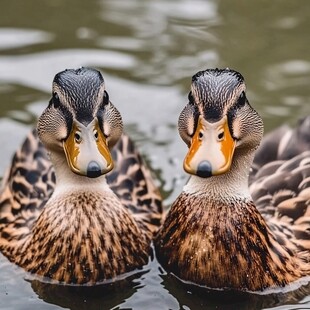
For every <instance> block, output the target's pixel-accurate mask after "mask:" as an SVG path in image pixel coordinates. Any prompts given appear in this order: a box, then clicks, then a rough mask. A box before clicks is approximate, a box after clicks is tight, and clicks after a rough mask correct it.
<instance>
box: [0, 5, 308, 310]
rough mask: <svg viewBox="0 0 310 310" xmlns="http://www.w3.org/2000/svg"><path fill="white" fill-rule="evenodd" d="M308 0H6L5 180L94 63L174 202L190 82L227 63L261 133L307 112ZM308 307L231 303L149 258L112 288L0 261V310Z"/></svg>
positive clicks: (1, 32) (1, 84) (294, 299)
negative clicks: (62, 83)
mask: <svg viewBox="0 0 310 310" xmlns="http://www.w3.org/2000/svg"><path fill="white" fill-rule="evenodd" d="M309 29H310V5H309V2H308V1H307V0H299V1H295V0H287V1H285V2H284V1H280V0H274V1H267V0H260V1H258V0H257V1H254V0H253V1H242V0H217V1H216V0H213V1H211V0H208V1H207V0H194V1H190V0H179V1H177V0H171V1H156V0H153V1H152V0H135V1H134V0H132V1H128V0H122V1H118V0H111V1H103V0H101V1H100V0H99V1H93V0H89V1H82V0H75V1H73V0H67V1H61V0H53V1H47V0H41V1H34V0H28V1H18V0H2V2H1V10H0V144H1V152H0V176H3V174H4V171H5V168H6V167H7V166H8V164H9V161H10V157H11V155H12V153H13V152H14V150H15V149H16V148H17V147H18V145H19V144H20V143H21V141H22V140H23V138H24V136H25V134H26V133H27V132H28V130H29V129H30V128H31V127H32V126H33V125H34V124H35V120H36V117H37V115H38V114H40V113H41V111H42V110H43V108H44V107H45V106H46V105H47V102H48V100H49V97H50V90H51V81H52V79H53V77H54V75H55V74H56V73H57V72H59V71H61V70H63V69H65V68H76V67H79V66H93V67H96V68H98V69H100V70H101V71H102V73H103V75H104V77H105V80H106V85H107V90H108V92H109V95H110V98H111V100H112V102H113V103H114V104H115V105H116V106H117V107H118V109H119V110H120V112H121V113H122V115H123V119H124V123H125V125H126V126H125V128H126V131H127V132H128V133H129V134H130V136H131V137H132V138H133V139H134V140H135V141H136V143H137V145H138V147H139V149H140V150H141V152H142V154H143V155H144V158H145V159H146V160H147V161H148V162H149V164H150V165H151V167H152V169H153V170H154V171H155V173H156V176H157V178H158V185H159V186H160V187H161V190H162V193H163V195H164V198H165V204H166V205H167V206H169V204H171V203H172V202H173V200H174V199H175V198H176V196H177V195H178V194H179V193H180V191H181V189H182V186H183V185H184V183H185V182H186V179H187V176H186V175H185V173H184V172H183V170H182V161H183V158H184V155H185V153H186V146H185V145H184V144H183V143H182V142H181V139H180V138H179V136H178V133H177V127H176V124H177V119H178V115H179V113H180V111H181V110H182V108H183V106H184V105H185V104H186V102H187V93H188V91H189V86H190V78H191V76H192V75H193V74H194V73H196V72H197V71H199V70H202V69H205V68H207V67H231V68H234V69H236V70H238V71H240V72H241V73H242V74H243V75H244V77H245V79H246V82H247V87H248V91H247V93H248V98H249V100H250V102H251V104H252V105H253V106H254V107H255V108H256V109H257V111H258V112H259V113H260V114H261V115H262V116H263V119H264V121H265V128H266V130H267V131H269V130H271V129H272V128H274V127H276V126H278V125H280V124H283V123H288V124H290V125H293V124H294V123H295V122H296V121H297V120H298V119H299V118H300V117H301V116H303V115H305V114H309V113H310V108H309V102H310V87H309V84H310V42H309V41H310V30H309ZM62 308H66V309H88V310H90V309H128V308H134V309H262V308H264V309H310V288H309V287H304V288H302V289H301V290H299V291H297V292H295V293H294V294H280V295H279V294H278V295H270V296H247V297H244V298H242V299H241V301H240V300H234V299H232V298H231V297H229V296H225V297H223V296H221V297H220V298H216V297H215V296H213V294H211V293H206V292H201V291H199V290H195V289H193V288H192V287H184V286H183V285H182V284H181V283H180V282H179V281H177V280H176V279H174V278H173V277H171V276H169V275H166V274H165V272H164V271H163V270H162V269H161V268H160V266H159V265H158V263H157V262H156V260H155V259H150V262H149V264H148V265H147V266H145V267H144V269H143V274H139V275H137V276H136V277H132V278H129V279H127V280H125V281H121V282H120V283H118V284H117V285H108V286H99V287H96V288H74V287H59V286H55V285H50V284H45V285H43V284H42V283H40V282H38V281H33V280H32V279H30V278H29V276H28V275H27V274H25V273H24V272H23V271H22V270H20V269H19V268H17V267H16V266H14V265H12V264H10V263H9V262H8V261H7V260H6V258H5V257H3V256H2V255H0V309H14V310H16V309H43V310H46V309H62Z"/></svg>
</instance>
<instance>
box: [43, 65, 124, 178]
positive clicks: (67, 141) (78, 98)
mask: <svg viewBox="0 0 310 310" xmlns="http://www.w3.org/2000/svg"><path fill="white" fill-rule="evenodd" d="M122 129H123V123H122V118H121V115H120V113H119V112H118V110H117V109H116V108H115V107H114V105H113V104H112V103H111V102H110V100H109V96H108V93H107V92H106V90H105V83H104V79H103V77H102V75H101V73H100V72H99V71H97V70H94V69H90V68H80V69H77V70H73V69H69V70H65V71H62V72H60V73H58V74H56V76H55V78H54V81H53V87H52V98H51V100H50V102H49V105H48V107H47V108H46V109H45V111H44V112H43V113H42V115H41V116H40V118H39V121H38V125H37V130H38V135H39V138H40V140H41V141H42V143H43V144H44V146H45V147H46V149H47V150H48V151H49V152H51V153H53V152H58V153H59V152H61V153H64V155H65V157H66V160H67V163H68V165H69V167H70V169H71V170H72V171H73V172H74V173H76V174H79V175H82V176H87V177H91V178H94V177H99V176H101V175H103V174H106V173H108V172H109V171H111V170H112V168H113V160H112V156H111V153H110V149H111V147H113V145H114V144H115V143H116V142H117V141H118V139H119V138H120V136H121V134H122Z"/></svg>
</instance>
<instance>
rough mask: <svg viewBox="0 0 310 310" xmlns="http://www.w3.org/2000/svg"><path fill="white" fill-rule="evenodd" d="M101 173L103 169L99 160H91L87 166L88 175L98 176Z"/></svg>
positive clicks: (90, 176) (91, 176)
mask: <svg viewBox="0 0 310 310" xmlns="http://www.w3.org/2000/svg"><path fill="white" fill-rule="evenodd" d="M100 175H101V169H100V166H99V164H98V163H97V162H95V161H91V162H90V163H89V164H88V166H87V176H88V177H89V178H97V177H99V176H100Z"/></svg>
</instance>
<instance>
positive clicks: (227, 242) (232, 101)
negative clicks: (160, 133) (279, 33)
mask: <svg viewBox="0 0 310 310" xmlns="http://www.w3.org/2000/svg"><path fill="white" fill-rule="evenodd" d="M281 130H282V133H279V132H275V133H274V134H272V135H270V136H269V138H268V137H267V142H265V143H263V144H262V146H261V148H260V149H259V151H258V153H257V157H256V158H255V162H254V164H253V168H252V169H251V165H252V162H253V158H254V153H255V151H256V149H257V148H258V146H259V144H260V141H261V139H262V136H263V123H262V120H261V118H260V116H259V115H258V114H257V112H256V111H255V110H254V109H253V108H252V107H251V106H250V104H249V102H248V100H247V98H246V95H245V84H244V79H243V77H242V75H241V74H240V73H238V72H236V71H233V70H229V69H223V70H220V69H214V70H213V69H209V70H206V71H201V72H198V73H197V74H196V75H194V76H193V79H192V87H191V92H190V93H189V103H188V104H187V105H186V107H185V108H184V109H183V111H182V112H181V115H180V118H179V132H180V136H181V137H182V139H183V140H184V141H185V143H186V144H187V145H188V147H189V152H188V154H187V155H186V158H185V160H184V169H185V170H186V171H187V172H188V173H190V174H192V176H191V177H190V179H189V181H188V183H187V184H186V185H185V187H184V189H183V192H182V193H181V194H180V196H179V197H178V198H177V199H176V201H175V202H174V203H173V205H172V207H171V209H170V211H169V213H168V215H167V217H166V219H165V222H164V224H163V225H162V227H161V229H160V230H159V232H158V234H157V236H156V238H155V248H156V255H157V257H158V259H159V261H160V262H161V263H162V265H163V267H164V268H165V269H166V270H168V271H171V272H173V273H174V274H175V275H176V276H178V277H179V278H181V279H182V280H186V281H190V282H192V283H195V284H199V285H204V286H206V287H210V288H221V289H222V288H225V289H235V290H246V291H261V290H265V289H267V288H276V287H283V286H285V285H287V284H290V283H292V282H294V281H297V280H299V279H300V278H304V277H307V276H310V243H309V242H310V213H309V211H310V140H309V132H310V116H309V117H308V118H306V119H305V120H304V121H303V122H301V124H300V126H299V127H298V128H297V129H296V130H294V131H291V133H292V134H291V135H290V131H289V129H281ZM283 131H285V132H286V133H287V134H288V136H287V138H288V139H286V140H285V141H284V140H283V141H282V142H281V143H279V140H280V139H279V137H280V136H282V134H283ZM289 135H290V137H291V138H289ZM297 136H298V139H297V138H296V137H297ZM293 137H295V138H293ZM268 141H269V142H268ZM268 144H269V146H268ZM267 152H268V153H267ZM267 154H268V156H267ZM269 155H270V156H269ZM269 160H271V162H269ZM250 171H251V172H250ZM249 176H250V182H251V184H250V188H249V185H248V179H249Z"/></svg>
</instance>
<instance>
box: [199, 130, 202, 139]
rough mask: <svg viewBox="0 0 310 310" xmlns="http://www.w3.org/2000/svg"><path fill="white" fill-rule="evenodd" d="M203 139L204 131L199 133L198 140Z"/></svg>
mask: <svg viewBox="0 0 310 310" xmlns="http://www.w3.org/2000/svg"><path fill="white" fill-rule="evenodd" d="M202 137H203V132H202V131H199V134H198V138H199V139H202Z"/></svg>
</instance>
